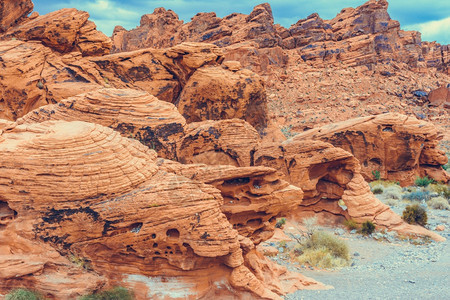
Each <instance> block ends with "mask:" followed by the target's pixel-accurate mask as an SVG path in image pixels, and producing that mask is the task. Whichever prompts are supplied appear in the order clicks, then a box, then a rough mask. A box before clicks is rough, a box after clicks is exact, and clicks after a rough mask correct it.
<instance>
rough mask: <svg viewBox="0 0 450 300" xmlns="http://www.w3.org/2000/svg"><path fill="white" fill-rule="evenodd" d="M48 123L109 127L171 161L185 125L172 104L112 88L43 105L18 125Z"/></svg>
mask: <svg viewBox="0 0 450 300" xmlns="http://www.w3.org/2000/svg"><path fill="white" fill-rule="evenodd" d="M47 120H64V121H85V122H91V123H96V124H100V125H103V126H106V127H110V128H112V129H114V130H116V131H118V132H120V133H121V134H122V135H123V136H124V137H129V138H134V139H136V140H138V141H140V142H141V143H143V144H144V145H147V146H148V147H149V148H151V149H154V150H156V151H157V152H158V155H159V156H162V157H165V158H171V159H173V158H175V154H176V149H175V143H176V141H177V140H178V139H179V138H180V137H181V136H182V135H183V127H184V125H185V124H186V121H185V120H184V118H183V116H181V115H180V113H179V112H178V110H177V109H176V107H175V106H174V105H173V104H171V103H168V102H165V101H160V100H158V99H157V98H156V97H154V96H152V95H150V94H148V93H146V92H143V91H137V90H131V89H122V90H119V89H111V88H109V89H108V88H106V89H100V90H97V91H94V92H89V93H86V94H81V95H78V96H75V97H70V98H68V99H65V100H62V101H61V102H59V103H58V104H49V105H46V106H43V107H41V108H39V109H37V110H34V111H32V112H30V113H28V114H27V115H25V116H24V117H22V118H20V119H19V120H18V123H19V124H23V123H27V124H32V123H36V122H43V121H47Z"/></svg>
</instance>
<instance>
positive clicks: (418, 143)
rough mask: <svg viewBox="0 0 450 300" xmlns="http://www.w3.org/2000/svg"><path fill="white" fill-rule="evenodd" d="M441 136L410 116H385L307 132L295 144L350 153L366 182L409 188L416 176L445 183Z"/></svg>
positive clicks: (389, 114) (428, 125) (327, 126)
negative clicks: (306, 141) (308, 142)
mask: <svg viewBox="0 0 450 300" xmlns="http://www.w3.org/2000/svg"><path fill="white" fill-rule="evenodd" d="M441 138H442V137H441V134H440V133H439V132H438V130H437V128H436V127H435V126H434V125H433V124H432V123H430V122H426V121H422V120H418V119H416V118H415V117H412V116H405V115H401V114H396V113H387V114H382V115H377V116H368V117H361V118H356V119H351V120H348V121H343V122H339V123H334V124H330V125H325V126H323V127H320V128H315V129H312V130H308V131H306V132H303V133H301V134H299V135H297V136H295V137H294V139H295V140H298V141H301V140H304V139H314V140H321V141H325V142H329V143H331V144H333V145H334V146H336V147H340V148H342V149H344V150H347V151H349V152H350V153H352V154H353V155H354V156H355V157H356V158H357V159H358V160H359V161H360V162H361V168H362V171H361V174H362V175H363V176H364V178H365V179H366V180H372V179H374V174H375V172H376V171H378V172H379V173H380V178H382V179H387V180H393V181H399V182H400V184H401V185H411V184H413V183H414V180H415V179H416V177H417V176H425V175H429V176H431V178H434V179H435V180H437V181H442V182H448V181H449V180H450V176H449V174H448V173H446V172H445V170H443V169H442V167H441V166H442V165H445V164H446V163H447V157H446V156H445V153H444V152H443V151H441V150H439V149H438V147H437V143H438V141H439V140H440V139H441Z"/></svg>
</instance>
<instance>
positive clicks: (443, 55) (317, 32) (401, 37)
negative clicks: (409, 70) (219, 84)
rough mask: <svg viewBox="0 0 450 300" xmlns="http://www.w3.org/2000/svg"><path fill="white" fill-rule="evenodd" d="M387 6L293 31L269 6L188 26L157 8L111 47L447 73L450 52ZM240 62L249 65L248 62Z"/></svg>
mask: <svg viewBox="0 0 450 300" xmlns="http://www.w3.org/2000/svg"><path fill="white" fill-rule="evenodd" d="M387 8H388V2H387V1H386V0H370V1H368V2H366V3H364V4H363V5H361V6H359V7H357V8H345V9H343V10H342V11H341V12H340V13H339V14H338V15H337V16H336V17H335V18H334V19H332V20H323V19H321V18H320V17H319V15H318V14H312V15H310V16H309V17H307V18H306V19H302V20H299V21H298V22H297V23H296V24H294V25H292V26H291V27H290V28H289V29H286V28H283V27H282V26H279V25H274V24H273V16H272V10H271V8H270V5H269V4H268V3H264V4H260V5H258V6H256V7H255V8H254V9H253V11H252V12H251V13H250V15H248V16H246V15H243V14H237V13H234V14H231V15H229V16H226V17H224V18H223V19H221V18H218V17H217V16H216V14H215V13H200V14H197V15H196V16H194V17H193V18H192V21H191V22H189V23H186V24H183V23H182V22H181V21H179V19H178V16H177V15H176V14H175V13H174V12H173V11H170V10H169V11H166V10H165V9H163V8H158V9H155V11H154V12H153V14H148V15H144V16H143V17H142V19H141V25H140V26H139V27H137V28H136V29H132V30H130V31H126V30H124V29H123V28H117V29H116V30H115V32H114V34H113V38H112V39H113V45H114V46H113V48H114V51H130V50H136V49H142V48H148V47H168V46H173V45H176V44H179V43H182V42H189V41H192V42H208V43H214V44H216V45H218V46H220V47H228V46H232V45H238V46H237V47H241V45H239V44H242V46H244V47H245V43H250V44H251V47H252V48H253V49H254V50H253V51H256V49H264V48H276V47H281V48H283V49H286V50H289V49H295V50H296V51H297V52H298V53H299V55H300V56H301V58H302V59H303V60H304V61H307V62H310V63H311V64H314V65H316V66H325V65H328V64H330V63H343V64H345V65H347V66H359V65H367V64H375V63H379V62H384V61H396V62H403V63H406V64H408V65H409V66H410V67H413V68H416V69H426V68H427V67H430V68H437V69H439V70H441V71H444V72H447V69H448V63H449V48H448V47H447V46H445V45H444V46H441V45H439V44H437V43H425V44H424V45H422V44H421V37H420V33H418V32H415V31H402V30H400V24H399V22H398V21H395V20H392V19H391V18H390V16H389V14H388V12H387ZM162 20H166V22H163V21H162ZM142 37H145V38H142ZM235 47H236V46H235ZM272 61H273V62H276V61H277V60H276V59H275V60H272ZM241 62H243V63H244V65H246V66H247V63H246V61H245V60H241ZM263 70H266V68H264V69H263Z"/></svg>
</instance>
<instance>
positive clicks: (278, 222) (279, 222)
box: [275, 218, 286, 228]
mask: <svg viewBox="0 0 450 300" xmlns="http://www.w3.org/2000/svg"><path fill="white" fill-rule="evenodd" d="M284 224H286V218H281V219H278V220H277V223H276V224H275V228H282V227H283V226H284Z"/></svg>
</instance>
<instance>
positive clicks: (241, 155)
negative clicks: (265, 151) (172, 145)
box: [177, 119, 261, 167]
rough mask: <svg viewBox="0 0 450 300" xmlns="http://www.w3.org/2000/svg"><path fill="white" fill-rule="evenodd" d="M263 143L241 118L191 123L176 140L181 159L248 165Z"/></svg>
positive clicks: (181, 160) (188, 161)
mask: <svg viewBox="0 0 450 300" xmlns="http://www.w3.org/2000/svg"><path fill="white" fill-rule="evenodd" d="M260 143H261V139H260V136H259V134H258V132H257V131H256V130H255V128H253V127H252V126H250V124H248V123H247V122H245V121H242V120H238V119H233V120H222V121H204V122H197V123H191V124H188V125H187V126H186V127H185V134H184V136H183V137H182V138H181V139H180V140H178V142H177V157H178V160H179V161H180V162H182V163H204V164H208V165H231V166H236V167H238V166H240V167H248V166H252V165H253V153H254V152H255V151H256V149H257V148H258V146H259V144H260Z"/></svg>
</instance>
